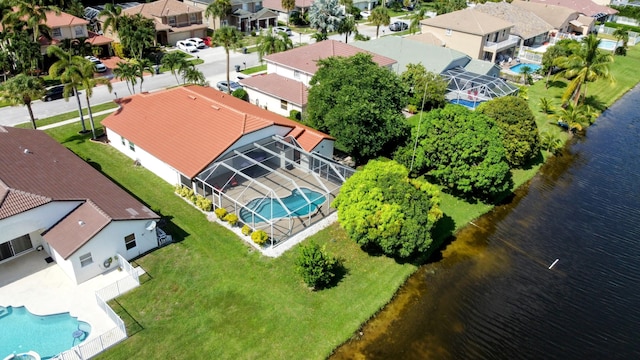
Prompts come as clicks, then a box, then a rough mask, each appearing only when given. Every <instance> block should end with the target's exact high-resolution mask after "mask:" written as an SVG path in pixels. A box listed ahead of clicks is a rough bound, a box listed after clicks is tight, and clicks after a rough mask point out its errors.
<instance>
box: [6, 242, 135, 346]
mask: <svg viewBox="0 0 640 360" xmlns="http://www.w3.org/2000/svg"><path fill="white" fill-rule="evenodd" d="M47 256H49V255H48V254H47V253H46V252H44V251H32V252H29V253H27V254H24V255H21V256H18V257H16V258H15V259H13V260H11V261H8V262H6V263H2V264H0V306H14V307H18V306H26V307H27V309H28V310H29V311H30V312H31V313H33V314H36V315H49V314H58V313H65V312H69V313H70V314H71V316H74V317H77V318H78V320H80V321H85V322H87V323H89V324H90V325H91V333H90V334H89V337H88V339H93V338H94V337H97V336H99V335H101V334H103V333H105V332H106V331H108V330H111V329H113V328H114V327H115V326H116V325H115V324H114V323H113V321H111V319H110V318H109V317H108V316H107V315H106V314H105V313H104V311H102V309H100V307H99V306H98V304H97V302H96V296H95V292H96V290H99V289H102V288H104V287H106V286H108V285H110V284H113V283H114V282H116V281H118V280H120V279H123V278H125V277H127V273H126V272H124V271H118V270H117V269H114V270H113V271H110V272H107V273H105V274H102V275H99V276H96V277H95V278H93V279H91V280H88V281H85V282H84V283H82V284H80V285H76V284H75V283H74V282H73V281H72V280H71V279H70V278H69V277H67V275H66V274H65V273H64V272H63V271H62V269H60V267H59V266H58V265H57V264H56V263H55V262H52V263H50V264H47V263H46V261H45V260H44V259H45V258H46V257H47Z"/></svg>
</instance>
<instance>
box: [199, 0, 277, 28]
mask: <svg viewBox="0 0 640 360" xmlns="http://www.w3.org/2000/svg"><path fill="white" fill-rule="evenodd" d="M212 2H214V0H192V3H193V5H195V6H197V7H198V8H200V9H202V10H203V11H204V10H205V9H206V8H207V6H209V4H211V3H212ZM277 20H278V14H277V13H276V12H273V11H271V10H270V9H268V8H266V7H263V4H262V1H261V0H231V15H229V16H228V17H227V18H222V19H218V18H213V17H206V18H205V22H206V24H207V26H208V27H209V28H212V29H218V28H220V26H233V27H235V28H237V29H238V30H240V31H242V32H250V31H252V30H260V29H267V28H269V27H274V26H276V25H277V22H278V21H277Z"/></svg>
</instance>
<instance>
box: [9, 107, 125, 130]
mask: <svg viewBox="0 0 640 360" xmlns="http://www.w3.org/2000/svg"><path fill="white" fill-rule="evenodd" d="M117 107H118V104H116V103H114V102H111V101H110V102H107V103H104V104H98V105H91V111H92V112H93V113H94V114H95V113H97V112H99V111H103V110H109V109H115V108H117ZM25 111H27V109H25ZM82 114H83V115H85V116H87V115H89V111H88V110H87V108H83V109H82ZM77 117H78V110H75V111H69V112H67V113H64V114H60V115H56V116H52V117H48V118H46V119H36V125H37V126H38V127H40V126H45V125H51V124H55V123H58V122H61V121H65V120H69V119H73V118H77ZM94 118H95V117H94ZM85 120H87V121H88V120H89V118H88V117H87V118H86V119H85ZM15 127H17V128H22V129H31V128H32V126H31V121H29V122H26V123H22V124H18V125H16V126H15Z"/></svg>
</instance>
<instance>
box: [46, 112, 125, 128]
mask: <svg viewBox="0 0 640 360" xmlns="http://www.w3.org/2000/svg"><path fill="white" fill-rule="evenodd" d="M116 110H118V108H117V107H116V108H113V109H108V110H103V111H98V112H96V113H93V116H94V117H95V116H98V115H104V114H110V113H112V112H115V111H116ZM84 118H85V120H88V119H89V115H88V114H87V115H86V116H85V117H84ZM76 121H80V117H76V118H73V119H69V120H64V121H59V122H57V123H54V124H49V125H44V126H40V127H39V128H38V130H47V129H51V128H54V127H58V126H63V125H67V124H71V123H74V122H76Z"/></svg>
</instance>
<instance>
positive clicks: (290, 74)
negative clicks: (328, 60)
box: [267, 61, 313, 86]
mask: <svg viewBox="0 0 640 360" xmlns="http://www.w3.org/2000/svg"><path fill="white" fill-rule="evenodd" d="M267 74H278V75H280V76H284V77H286V78H289V79H293V80H297V81H301V82H302V83H303V84H305V85H306V86H309V81H311V78H312V77H313V75H311V74H307V73H304V72H302V71H297V72H296V70H294V69H292V68H290V67H287V66H283V65H279V64H274V63H271V62H268V61H267Z"/></svg>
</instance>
